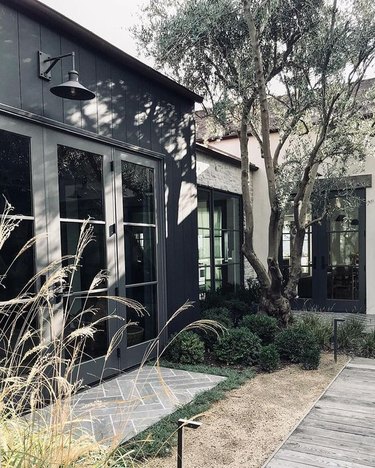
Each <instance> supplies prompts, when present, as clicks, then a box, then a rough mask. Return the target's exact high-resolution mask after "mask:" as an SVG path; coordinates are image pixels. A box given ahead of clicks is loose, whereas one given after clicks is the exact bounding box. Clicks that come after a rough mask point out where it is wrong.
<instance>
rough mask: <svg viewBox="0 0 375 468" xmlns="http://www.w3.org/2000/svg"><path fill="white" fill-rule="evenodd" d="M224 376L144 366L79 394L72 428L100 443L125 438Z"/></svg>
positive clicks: (72, 410)
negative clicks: (92, 435)
mask: <svg viewBox="0 0 375 468" xmlns="http://www.w3.org/2000/svg"><path fill="white" fill-rule="evenodd" d="M222 380H224V377H219V376H215V375H208V374H201V373H195V372H186V371H181V370H175V369H167V368H158V369H156V368H155V367H151V366H145V367H143V368H141V369H137V370H134V371H131V372H127V373H125V374H122V375H120V376H118V377H116V378H113V379H111V380H108V381H106V382H104V383H103V384H101V385H98V386H96V387H92V388H90V389H88V390H85V391H84V392H82V393H79V394H78V395H76V396H75V397H74V398H73V401H72V404H71V407H70V411H71V416H70V417H71V418H72V420H75V422H74V428H77V429H76V430H79V431H80V430H81V429H83V430H84V431H85V433H91V434H94V436H95V439H96V440H97V441H98V442H101V443H103V444H108V445H110V444H113V442H114V440H115V441H117V443H120V442H123V441H126V440H128V439H130V438H131V437H133V436H134V435H136V434H137V433H139V432H141V431H143V430H144V429H147V428H148V427H149V426H151V425H152V424H154V423H155V422H157V421H159V420H160V419H162V418H163V417H164V416H167V415H168V414H170V413H172V412H173V411H174V410H175V409H176V408H177V407H178V406H181V405H183V404H186V403H188V402H190V401H191V400H192V399H193V398H194V396H195V395H197V394H198V393H200V392H202V391H205V390H208V389H210V388H212V387H215V386H216V385H217V384H218V383H219V382H221V381H222Z"/></svg>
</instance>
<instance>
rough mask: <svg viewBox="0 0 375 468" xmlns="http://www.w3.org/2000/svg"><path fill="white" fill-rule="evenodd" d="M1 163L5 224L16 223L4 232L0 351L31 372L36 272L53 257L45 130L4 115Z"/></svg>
mask: <svg viewBox="0 0 375 468" xmlns="http://www.w3.org/2000/svg"><path fill="white" fill-rule="evenodd" d="M34 155H35V157H34ZM0 166H1V177H0V213H1V215H2V217H3V219H2V226H3V227H4V226H5V225H8V226H12V227H13V230H11V231H9V232H8V231H7V229H1V232H0V309H1V314H0V327H1V335H0V336H1V340H0V341H1V342H0V355H1V357H2V358H5V360H6V362H8V364H9V359H12V363H13V364H12V365H13V369H14V371H15V373H17V372H24V371H25V372H27V365H28V359H29V358H27V359H26V360H25V361H23V360H22V359H23V356H24V355H25V353H26V352H27V351H28V350H29V349H30V348H31V347H33V346H35V345H36V344H37V343H38V342H39V341H40V340H41V339H42V333H41V330H42V329H41V324H42V317H41V310H42V308H41V300H38V299H37V298H36V296H37V293H38V290H39V288H40V287H41V278H40V277H38V276H36V273H37V271H39V270H41V269H42V268H43V267H44V266H46V265H47V261H48V258H47V249H46V239H45V236H44V235H43V234H44V233H45V230H46V224H45V203H44V194H43V193H42V187H44V172H43V170H40V168H43V151H42V131H41V129H38V128H35V127H34V126H33V125H30V124H27V123H23V122H22V121H19V120H17V119H12V118H9V117H5V116H0ZM10 206H11V207H12V209H10ZM7 207H8V208H7ZM21 362H22V366H19V364H18V363H21ZM5 365H7V364H5ZM24 366H25V367H24Z"/></svg>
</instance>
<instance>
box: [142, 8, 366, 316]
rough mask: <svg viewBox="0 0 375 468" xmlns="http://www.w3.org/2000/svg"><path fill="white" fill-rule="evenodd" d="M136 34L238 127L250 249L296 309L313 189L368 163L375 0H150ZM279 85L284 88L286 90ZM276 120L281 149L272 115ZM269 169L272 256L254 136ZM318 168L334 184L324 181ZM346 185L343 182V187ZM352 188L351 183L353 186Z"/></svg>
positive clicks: (212, 110) (269, 282) (271, 304)
mask: <svg viewBox="0 0 375 468" xmlns="http://www.w3.org/2000/svg"><path fill="white" fill-rule="evenodd" d="M144 13H145V17H144V18H145V19H144V22H143V24H142V25H141V26H140V27H139V28H138V29H137V31H136V35H137V37H138V39H139V42H140V44H141V45H142V47H143V48H144V49H145V50H146V51H148V53H149V54H150V55H152V56H153V57H154V58H155V60H156V63H157V65H158V66H159V67H160V68H162V69H163V70H164V71H165V72H167V73H168V74H170V75H172V76H173V77H174V78H176V79H178V80H179V81H180V82H182V83H183V84H185V85H187V86H189V87H191V88H193V89H194V91H196V92H197V93H200V94H202V95H203V96H204V97H205V104H206V110H207V113H208V114H210V115H212V116H213V117H214V118H215V120H216V121H217V122H218V123H220V125H221V126H222V127H223V128H226V127H227V126H228V123H231V125H233V122H235V126H236V128H237V130H238V136H239V139H240V145H241V160H242V194H243V200H244V213H245V240H244V246H243V252H244V254H245V256H246V257H247V259H248V260H249V262H250V263H251V265H252V266H253V268H254V270H255V272H256V274H257V277H258V279H259V281H260V283H261V286H262V288H263V291H264V298H265V301H264V308H265V309H266V310H267V311H268V313H271V314H274V315H277V316H279V317H280V316H282V317H284V321H286V320H287V316H288V303H289V300H290V299H291V298H293V297H294V296H295V294H296V287H297V283H298V278H299V276H300V273H301V262H300V260H301V254H302V245H303V239H304V236H305V232H306V229H307V228H308V227H309V226H310V225H311V224H312V223H314V222H319V221H320V219H321V218H322V217H323V216H324V215H325V214H326V212H327V210H328V205H327V204H326V203H322V204H321V206H322V207H323V208H322V210H321V212H320V213H319V214H317V215H316V216H315V219H312V218H311V211H310V206H311V202H312V198H313V197H314V196H317V195H319V194H320V195H322V194H323V195H324V193H328V191H329V190H330V189H332V188H334V183H335V180H337V179H338V178H340V180H341V182H342V180H343V176H345V175H347V174H348V173H349V169H350V167H351V166H352V165H353V164H360V163H361V161H363V160H364V158H365V155H366V150H367V144H368V137H369V136H370V135H371V131H372V130H371V127H372V110H371V108H372V105H371V99H372V97H373V96H374V94H372V95H371V91H369V93H365V92H364V91H363V86H362V83H363V80H364V78H365V76H366V73H368V71H369V69H370V67H371V65H372V64H373V62H374V56H375V4H374V2H372V1H371V0H345V1H340V2H337V0H168V1H163V2H160V1H158V0H151V1H150V4H149V5H148V6H147V7H146V9H145V11H144ZM280 90H281V91H282V92H280ZM271 119H272V125H273V126H274V127H276V128H277V129H278V135H279V139H278V144H277V146H276V148H272V149H271V144H270V121H271ZM250 134H251V135H252V136H253V137H254V138H256V140H257V142H258V144H259V147H260V149H261V153H262V156H263V159H264V166H265V171H266V174H267V185H268V197H269V202H270V219H269V235H268V260H267V264H263V263H262V261H260V259H259V258H258V256H257V252H255V250H254V246H253V231H254V219H253V206H252V199H251V178H250V174H249V158H250V159H251V154H250V155H249V153H248V138H249V135H250ZM318 174H320V175H321V176H322V178H324V180H325V181H326V190H322V187H324V182H323V183H320V184H319V189H317V187H318V186H317V184H316V181H317V178H318ZM341 187H342V184H341ZM348 190H350V187H349V186H348ZM290 207H292V210H293V216H294V221H293V223H294V231H293V239H292V252H291V266H290V275H289V280H288V284H287V285H285V284H283V279H282V274H281V271H280V267H279V264H278V251H279V245H280V240H281V236H282V227H283V223H284V217H285V213H286V211H287V210H289V209H290Z"/></svg>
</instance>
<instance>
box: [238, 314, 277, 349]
mask: <svg viewBox="0 0 375 468" xmlns="http://www.w3.org/2000/svg"><path fill="white" fill-rule="evenodd" d="M241 327H246V328H248V329H249V330H250V331H251V332H253V333H255V334H256V335H257V336H259V338H260V339H261V341H262V344H263V345H267V344H270V343H273V342H274V340H275V337H276V334H277V332H278V331H279V327H278V325H277V319H275V318H274V317H270V316H268V315H264V314H257V315H246V316H245V317H244V318H243V320H242V322H241Z"/></svg>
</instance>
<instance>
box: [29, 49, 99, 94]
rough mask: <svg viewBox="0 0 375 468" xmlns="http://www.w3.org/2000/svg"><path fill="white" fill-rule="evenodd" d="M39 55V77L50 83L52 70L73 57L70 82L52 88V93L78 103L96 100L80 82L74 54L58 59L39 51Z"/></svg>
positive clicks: (60, 56) (61, 56)
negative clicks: (66, 58) (58, 63)
mask: <svg viewBox="0 0 375 468" xmlns="http://www.w3.org/2000/svg"><path fill="white" fill-rule="evenodd" d="M38 55H39V77H40V78H43V79H45V80H48V81H49V80H50V79H51V70H52V68H53V67H54V66H55V65H56V64H57V62H58V61H59V60H61V59H63V58H65V57H72V70H70V72H69V73H68V75H69V80H68V81H65V82H64V83H61V84H59V85H57V86H52V88H51V89H50V91H51V93H53V94H55V95H56V96H59V97H62V98H65V99H74V100H76V101H85V100H88V99H94V97H95V94H94V93H93V92H92V91H90V90H89V89H87V88H85V87H84V86H83V85H81V83H80V82H79V81H78V72H77V71H76V69H75V53H74V52H70V53H69V54H65V55H58V56H57V57H51V56H49V55H48V54H45V53H44V52H41V51H39V52H38Z"/></svg>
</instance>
